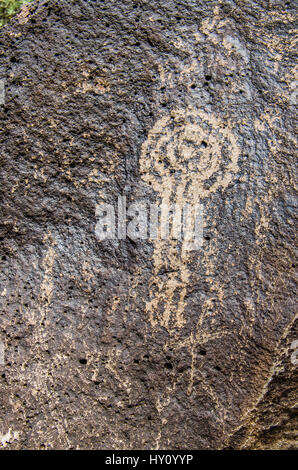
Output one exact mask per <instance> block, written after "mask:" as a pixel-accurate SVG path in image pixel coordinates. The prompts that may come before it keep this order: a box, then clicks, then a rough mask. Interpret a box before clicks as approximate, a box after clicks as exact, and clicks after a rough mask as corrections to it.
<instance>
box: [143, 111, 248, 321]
mask: <svg viewBox="0 0 298 470" xmlns="http://www.w3.org/2000/svg"><path fill="white" fill-rule="evenodd" d="M239 155H240V148H239V144H238V142H237V139H236V137H235V135H234V133H233V125H232V124H231V123H230V122H228V121H227V122H223V121H222V120H221V119H219V118H218V117H216V116H214V115H213V114H211V113H210V114H208V113H206V112H204V111H199V110H197V109H195V108H191V107H188V108H186V109H177V110H175V111H173V112H172V113H171V114H170V115H169V116H164V117H162V118H161V119H160V120H159V121H157V122H156V124H155V125H154V127H153V128H152V129H151V131H150V132H149V135H148V139H147V140H146V142H144V144H143V146H142V152H141V159H140V173H141V177H142V179H143V180H144V181H145V182H146V183H148V184H149V185H150V186H151V187H152V188H153V190H154V191H155V192H156V194H157V197H158V198H159V199H160V200H161V202H162V204H164V205H165V206H170V205H173V204H176V205H178V206H179V207H183V206H184V205H185V204H186V203H189V204H191V205H192V206H195V205H198V204H199V203H201V202H202V200H203V199H204V198H206V197H208V196H209V195H210V194H212V193H214V192H215V191H217V190H224V189H225V188H226V187H227V186H228V185H229V183H230V182H231V181H232V178H233V175H235V174H236V173H237V170H238V164H237V162H238V158H239ZM188 243H189V242H188V241H187V240H183V242H182V243H181V242H180V241H179V240H174V239H172V240H161V239H158V240H156V241H154V254H153V262H154V276H153V277H152V280H151V284H150V299H151V300H150V301H149V302H148V303H147V311H148V313H149V318H150V322H151V324H152V326H155V325H156V324H157V323H159V324H161V325H162V326H164V327H166V328H170V329H173V328H174V329H176V328H179V327H182V326H183V324H184V317H183V311H184V307H185V295H186V289H187V284H188V281H189V271H188V268H187V264H188V256H189V253H188V250H189V245H188ZM163 273H166V274H163ZM176 296H178V304H177V299H176ZM160 312H161V313H160ZM174 312H176V313H175V314H174Z"/></svg>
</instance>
